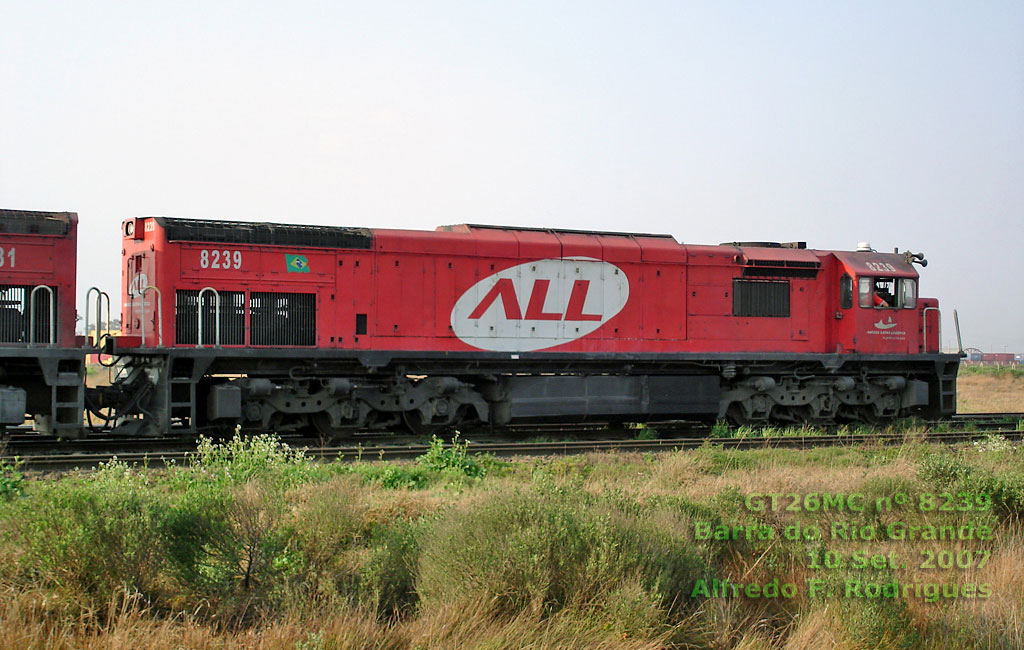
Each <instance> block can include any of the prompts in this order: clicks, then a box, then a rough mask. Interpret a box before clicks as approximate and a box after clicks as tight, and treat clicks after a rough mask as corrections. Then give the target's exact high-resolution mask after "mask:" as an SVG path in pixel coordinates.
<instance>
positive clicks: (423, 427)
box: [402, 411, 451, 436]
mask: <svg viewBox="0 0 1024 650" xmlns="http://www.w3.org/2000/svg"><path fill="white" fill-rule="evenodd" d="M402 422H404V423H405V428H406V429H408V430H409V432H410V433H412V434H413V435H415V436H433V435H436V434H438V433H441V432H442V431H444V430H445V429H446V428H448V427H449V426H451V425H448V424H433V423H424V422H423V418H422V416H421V415H420V412H419V411H403V412H402Z"/></svg>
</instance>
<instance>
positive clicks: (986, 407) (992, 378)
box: [957, 366, 1024, 413]
mask: <svg viewBox="0 0 1024 650" xmlns="http://www.w3.org/2000/svg"><path fill="white" fill-rule="evenodd" d="M957 411H958V412H960V413H1005V412H1016V413H1019V412H1022V411H1024V369H1015V370H1010V369H1006V368H1002V369H996V368H992V367H982V366H961V367H960V375H959V376H958V377H957Z"/></svg>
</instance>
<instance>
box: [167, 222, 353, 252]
mask: <svg viewBox="0 0 1024 650" xmlns="http://www.w3.org/2000/svg"><path fill="white" fill-rule="evenodd" d="M156 222H157V223H158V224H160V225H161V226H163V227H164V229H165V230H166V232H167V239H168V240H170V241H201V242H211V243H224V244H275V245H278V246H302V247H306V248H362V249H370V248H373V234H372V233H371V232H370V230H368V229H366V228H346V227H341V226H299V225H294V224H288V223H251V222H245V221H211V220H205V219H177V218H171V217H157V218H156Z"/></svg>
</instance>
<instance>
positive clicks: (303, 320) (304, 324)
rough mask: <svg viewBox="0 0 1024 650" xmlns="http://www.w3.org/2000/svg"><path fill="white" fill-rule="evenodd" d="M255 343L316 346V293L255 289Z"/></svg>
mask: <svg viewBox="0 0 1024 650" xmlns="http://www.w3.org/2000/svg"><path fill="white" fill-rule="evenodd" d="M249 314H250V318H251V319H252V331H251V335H250V341H251V343H252V345H316V294H312V293H270V292H253V293H252V294H251V295H250V297H249Z"/></svg>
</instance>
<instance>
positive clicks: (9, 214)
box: [0, 210, 74, 235]
mask: <svg viewBox="0 0 1024 650" xmlns="http://www.w3.org/2000/svg"><path fill="white" fill-rule="evenodd" d="M72 214H74V213H71V212H30V211H28V210H0V232H4V233H11V234H15V233H17V234H22V235H66V234H68V230H70V229H71V220H72V219H71V215H72Z"/></svg>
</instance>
